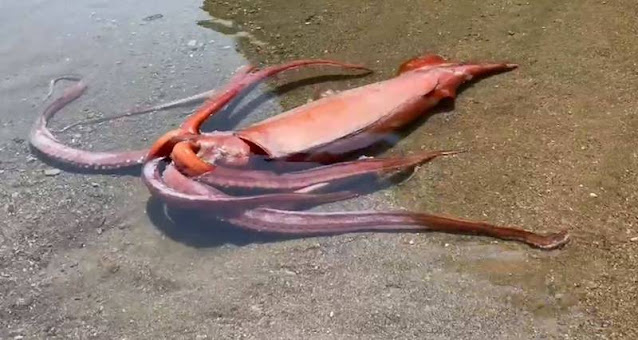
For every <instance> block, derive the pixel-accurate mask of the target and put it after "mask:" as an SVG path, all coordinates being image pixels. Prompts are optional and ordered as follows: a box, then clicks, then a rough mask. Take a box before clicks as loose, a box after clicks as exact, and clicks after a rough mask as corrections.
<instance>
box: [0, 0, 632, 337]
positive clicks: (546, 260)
mask: <svg viewBox="0 0 638 340" xmlns="http://www.w3.org/2000/svg"><path fill="white" fill-rule="evenodd" d="M636 14H638V7H637V6H636V5H635V4H634V3H632V2H630V1H619V2H614V3H613V4H612V3H607V2H595V1H583V2H575V1H568V2H564V3H561V4H558V5H557V4H555V3H554V2H550V1H538V2H534V3H523V2H511V1H492V2H488V3H486V2H478V1H470V0H464V1H458V2H454V3H447V2H433V1H425V0H410V1H403V0H402V1H393V2H381V3H378V2H370V1H363V0H358V1H346V2H343V1H331V0H324V1H312V2H311V1H302V2H299V3H298V4H297V5H295V6H291V4H290V2H286V1H259V0H256V1H255V0H252V1H243V0H240V1H236V2H227V1H216V0H208V1H206V2H204V3H201V2H198V1H191V0H188V1H166V0H164V1H159V2H157V1H152V2H151V1H146V0H143V1H137V2H126V1H97V0H89V1H71V2H66V3H65V5H60V4H57V3H51V2H44V1H33V0H29V1H24V2H21V3H17V2H14V3H8V2H3V3H2V4H1V5H0V29H1V30H2V32H4V34H3V38H2V39H0V60H1V61H2V62H1V63H0V75H1V76H2V79H1V82H0V101H1V102H2V103H3V104H4V105H3V108H4V110H3V111H2V113H0V138H1V144H0V154H1V156H0V169H1V173H0V176H1V177H2V178H3V180H2V184H0V195H1V196H2V197H3V201H4V202H6V203H3V204H4V206H3V210H4V212H6V216H7V218H3V219H2V221H0V223H1V225H0V227H1V229H0V231H2V232H1V233H0V238H1V239H0V259H2V261H0V289H2V291H0V294H2V296H3V297H4V299H3V302H2V305H1V307H2V308H1V310H3V312H0V326H2V330H1V331H0V336H1V337H2V338H4V337H7V338H10V337H12V338H16V337H17V338H19V337H21V336H22V337H24V338H44V337H53V336H57V337H60V338H105V339H106V338H108V339H111V338H135V339H136V338H181V337H185V338H196V339H204V338H212V339H222V338H224V339H225V338H256V339H263V338H268V339H270V338H286V339H288V338H290V339H299V338H304V339H306V338H312V339H324V338H326V339H327V338H331V339H332V338H338V339H342V338H344V339H345V338H366V339H387V338H402V339H406V338H415V339H422V338H428V339H483V338H487V337H498V338H504V339H510V338H511V339H521V338H577V339H589V338H619V339H631V338H634V337H635V335H636V333H635V332H636V327H638V325H637V324H636V319H635V318H634V317H633V311H634V310H635V308H636V307H637V306H636V301H637V298H638V296H637V295H636V288H635V287H636V285H635V283H636V280H637V279H638V278H637V276H636V275H637V274H636V271H635V268H636V263H637V262H636V261H638V260H637V258H636V256H635V254H636V250H637V247H638V242H637V241H632V240H634V239H635V238H636V232H637V231H636V230H635V224H636V223H637V221H636V216H638V211H637V210H636V206H635V205H634V204H633V203H632V202H633V201H635V198H636V194H635V193H636V192H638V191H637V190H636V189H637V188H636V183H638V181H636V180H637V179H638V178H637V177H636V176H637V172H636V170H635V169H636V168H637V166H638V158H637V157H636V153H635V151H634V150H635V147H634V146H635V140H636V137H638V136H637V135H636V132H635V131H638V130H637V128H638V119H636V117H637V116H636V114H637V113H638V112H636V109H635V107H636V105H635V99H634V96H633V95H634V94H635V91H636V90H638V88H637V87H636V86H637V84H638V73H636V72H635V70H636V67H635V66H636V65H635V58H634V57H633V56H635V55H638V46H637V45H636V44H635V42H634V40H635V34H636V32H638V26H636V23H635V22H634V21H635V20H634V18H635V15H636ZM424 51H432V52H436V53H442V54H444V55H445V56H447V57H449V58H452V59H455V60H468V59H471V60H492V61H502V60H507V61H512V62H517V63H519V64H520V65H521V68H520V69H519V70H517V71H515V72H512V73H508V74H504V75H497V76H494V77H491V78H488V79H484V80H481V81H479V82H477V83H476V84H474V85H473V86H470V87H468V88H466V89H465V90H463V91H462V92H461V93H460V94H459V97H458V99H457V100H456V103H455V105H454V106H449V107H444V108H442V109H440V110H438V111H439V112H437V114H435V115H433V116H432V117H431V118H429V119H427V120H424V121H420V122H418V123H417V124H416V126H414V127H411V129H410V131H409V132H406V133H405V134H403V135H401V137H403V138H402V139H401V140H400V141H399V142H398V144H397V145H396V146H395V147H393V148H391V149H390V150H388V151H387V153H388V154H394V153H408V152H410V151H412V150H421V149H450V148H468V149H470V152H469V153H468V154H463V155H461V156H456V157H451V158H449V159H444V160H440V161H436V162H432V163H431V164H428V165H427V166H423V167H421V168H420V169H419V170H418V171H417V172H416V173H415V175H414V176H412V177H410V179H409V180H407V181H406V182H403V183H399V184H397V185H394V186H390V187H389V188H386V189H384V190H379V191H378V192H376V193H374V194H370V195H367V196H365V197H362V198H358V199H356V200H350V201H347V202H342V203H339V204H332V205H327V206H325V207H322V209H327V210H349V211H354V210H362V209H380V210H382V209H390V208H405V209H409V210H416V211H428V212H441V213H446V214H447V213H449V214H454V215H457V216H463V217H468V218H477V219H483V220H487V221H490V222H495V223H501V224H510V225H515V226H525V227H526V228H529V229H533V230H538V231H544V232H545V231H555V230H558V229H563V228H566V229H569V230H570V232H571V233H572V235H573V241H572V242H571V243H570V244H569V245H568V246H567V247H566V248H565V249H562V250H558V251H552V252H542V251H538V250H534V249H531V248H529V247H526V246H524V245H519V244H513V243H508V242H494V241H493V240H491V239H487V238H477V237H470V236H456V235H444V234H434V233H424V234H412V233H361V234H351V235H339V236H331V237H314V238H279V237H265V236H263V235H259V234H255V233H247V232H243V231H238V230H236V229H234V228H232V226H227V225H221V224H219V223H216V222H211V221H207V220H202V219H198V218H190V217H188V216H186V218H184V215H182V216H181V218H180V215H179V214H176V213H175V212H172V213H170V214H168V216H167V214H165V210H164V208H163V206H162V205H161V202H157V201H155V200H151V199H149V195H148V192H147V191H146V189H145V188H144V187H143V185H142V184H141V182H140V181H139V178H138V177H137V176H136V174H135V173H133V174H129V175H124V176H116V175H100V174H78V173H73V172H66V171H64V172H61V173H56V174H54V175H46V174H45V172H44V171H45V170H50V169H52V167H51V165H48V164H45V163H42V162H41V160H39V159H35V158H34V157H33V156H32V154H31V152H30V151H29V149H28V145H27V143H26V142H25V139H26V138H27V137H26V136H27V134H28V130H29V128H30V126H31V124H32V122H33V121H34V119H35V117H36V116H37V114H38V113H39V112H40V110H42V108H43V107H44V103H43V102H42V101H43V99H44V96H45V95H46V92H47V91H48V82H49V80H50V79H52V78H54V77H56V76H60V75H64V74H76V75H81V76H83V77H84V78H85V79H87V81H88V83H89V86H90V87H89V91H88V92H87V94H86V95H85V96H84V97H83V98H82V99H80V100H78V101H77V103H74V104H72V105H70V106H69V107H68V109H66V110H64V112H61V113H60V114H59V116H60V117H57V118H56V119H55V122H54V123H53V125H54V126H56V127H61V126H64V125H65V124H68V123H70V122H74V121H76V120H78V119H82V118H86V117H87V116H88V117H101V116H108V115H111V114H115V113H118V112H123V111H124V110H126V109H128V108H130V107H131V106H135V105H142V104H151V103H159V102H166V101H170V100H173V99H177V98H181V97H185V96H189V95H192V94H195V93H198V92H202V91H205V90H209V89H211V88H214V87H217V86H219V85H220V84H223V83H224V81H226V80H227V79H228V78H229V77H230V76H231V75H232V73H233V71H234V70H236V69H237V68H238V67H239V66H241V65H244V64H246V63H248V62H249V61H250V62H253V63H264V64H273V63H277V62H282V61H287V60H290V59H294V58H311V57H322V58H324V57H325V58H336V59H339V60H345V61H349V62H356V63H365V64H367V65H370V66H371V67H373V68H374V70H375V73H374V74H372V75H370V76H367V77H363V78H349V79H338V80H337V79H330V81H322V82H319V81H318V80H322V79H318V80H317V81H313V82H311V83H310V84H305V85H306V86H296V85H300V84H296V85H295V86H290V87H283V88H278V90H277V91H274V92H270V91H268V88H267V87H266V86H260V87H258V88H257V90H256V91H255V92H254V93H251V94H250V95H248V96H247V97H246V98H244V99H243V100H242V101H241V103H240V104H239V105H238V106H237V107H231V108H229V109H227V110H225V111H224V112H222V113H220V114H219V115H218V116H217V117H214V118H213V119H212V120H211V121H210V122H209V124H207V127H208V128H210V129H231V128H233V127H235V126H241V125H243V124H249V123H251V122H255V121H259V120H261V119H263V118H265V117H268V116H271V115H273V114H275V113H277V112H281V111H282V110H283V109H284V108H289V107H293V106H295V105H298V104H301V103H305V102H306V101H307V100H308V99H309V98H311V97H312V96H313V94H315V93H317V92H318V91H323V90H326V89H345V88H350V87H354V86H356V85H360V84H365V83H369V82H372V81H375V80H380V79H385V78H387V77H390V76H392V75H393V74H394V72H395V70H396V67H397V66H398V65H399V64H400V63H401V62H403V61H404V60H406V59H407V58H410V57H412V56H414V55H416V54H420V53H423V52H424ZM321 74H324V73H323V72H318V73H313V72H308V73H305V72H304V73H299V74H295V75H293V76H290V77H282V79H280V81H279V82H278V84H279V83H286V82H288V83H290V82H293V83H294V81H295V80H299V79H304V78H306V77H308V76H311V75H321ZM323 80H325V79H323ZM60 87H61V85H58V87H57V90H56V94H59V93H60ZM195 107H196V106H194V105H191V106H186V107H183V108H179V109H174V110H170V111H168V112H157V113H154V114H152V115H144V116H139V117H135V118H130V119H124V120H120V121H114V122H108V123H102V124H99V125H97V126H84V127H81V128H78V129H75V130H72V131H69V132H67V133H64V134H62V135H61V136H60V138H61V139H62V140H63V141H65V142H67V143H70V144H73V145H75V146H76V147H82V148H87V149H93V150H117V149H121V148H134V147H142V146H145V145H148V143H150V141H152V140H153V139H154V138H156V137H157V136H158V135H159V134H161V133H162V132H163V131H166V130H168V129H169V128H171V127H173V126H175V125H176V124H179V122H180V121H181V120H182V119H183V117H184V116H185V115H186V114H188V113H189V112H190V111H191V110H192V109H194V108H195ZM231 111H232V112H231ZM49 174H51V173H49Z"/></svg>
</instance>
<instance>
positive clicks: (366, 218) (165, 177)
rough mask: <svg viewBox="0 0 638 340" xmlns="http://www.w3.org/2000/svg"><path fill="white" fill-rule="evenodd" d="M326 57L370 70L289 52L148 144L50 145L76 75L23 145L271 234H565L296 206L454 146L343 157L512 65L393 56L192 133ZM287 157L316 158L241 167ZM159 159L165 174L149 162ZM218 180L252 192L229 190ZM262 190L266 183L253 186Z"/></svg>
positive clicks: (75, 93) (559, 242) (532, 240)
mask: <svg viewBox="0 0 638 340" xmlns="http://www.w3.org/2000/svg"><path fill="white" fill-rule="evenodd" d="M316 64H326V65H332V66H340V67H344V68H346V69H358V70H364V71H369V70H368V69H367V68H365V67H364V66H361V65H352V64H346V63H341V62H338V61H330V60H300V61H293V62H290V63H287V64H283V65H277V66H271V67H268V68H264V69H262V70H259V69H257V68H254V67H245V68H243V69H241V70H240V71H238V72H237V73H236V75H235V76H234V77H233V78H232V79H231V80H230V81H229V83H228V85H226V86H225V87H223V88H222V89H221V90H219V91H217V92H216V93H215V94H214V95H212V97H211V98H209V100H208V101H207V102H206V103H204V104H203V105H202V106H201V107H200V108H199V109H198V110H197V111H196V112H195V113H194V114H193V115H191V116H189V117H188V118H187V119H186V120H185V121H184V122H183V123H182V124H181V126H180V127H179V128H177V129H174V130H171V131H169V132H167V133H165V134H164V135H162V136H161V137H159V138H158V139H157V140H156V142H155V143H154V144H153V145H152V146H151V147H150V148H149V149H148V150H140V151H134V152H128V153H126V152H123V153H93V152H87V151H82V150H76V149H72V148H69V147H67V146H64V145H62V144H61V143H59V142H57V141H56V140H55V138H54V137H53V136H52V134H51V133H50V132H48V130H47V129H46V122H47V121H48V120H49V119H50V118H51V117H52V116H53V114H55V112H57V111H58V110H60V109H61V108H62V107H64V105H66V104H67V103H69V102H70V101H72V100H73V99H75V98H77V97H79V95H81V93H82V92H83V91H84V89H85V85H83V84H82V83H78V84H76V85H75V87H72V88H71V89H70V90H69V91H67V92H66V93H65V94H64V95H63V96H62V97H60V98H58V100H56V101H54V102H53V103H52V104H51V105H50V106H49V107H48V108H47V109H46V110H45V112H44V113H43V115H42V117H41V118H40V119H39V120H38V122H36V125H34V129H33V131H32V135H31V144H32V145H33V146H34V147H36V149H38V150H39V151H41V152H42V153H44V154H45V155H47V156H49V157H51V158H54V159H56V160H58V161H61V162H63V163H67V164H71V165H75V166H79V167H84V168H94V169H110V168H121V167H128V166H132V165H139V164H142V165H143V168H142V180H143V182H144V183H145V184H146V186H147V187H148V189H149V190H150V192H151V195H153V196H156V197H158V198H160V199H161V200H163V201H164V202H166V204H168V205H170V206H174V207H180V208H185V209H190V210H194V211H197V212H199V213H201V214H207V215H211V217H214V218H218V219H223V220H226V221H228V222H230V223H232V224H235V225H237V226H239V227H243V228H247V229H251V230H255V231H262V232H274V233H287V234H325V233H344V232H357V231H366V230H408V231H420V230H429V231H441V232H450V233H461V234H476V235H483V236H489V237H494V238H499V239H503V240H513V241H518V242H522V243H525V244H528V245H530V246H533V247H537V248H540V249H556V248H559V247H562V246H563V245H565V244H566V243H567V242H568V240H569V236H568V234H567V232H565V231H562V232H558V233H550V234H547V235H542V234H538V233H534V232H530V231H526V230H523V229H520V228H513V227H502V226H496V225H492V224H489V223H485V222H479V221H470V220H465V219H460V218H456V217H450V216H441V215H432V214H426V213H416V212H405V211H396V212H376V211H367V212H349V213H345V212H344V213H316V212H305V211H293V210H299V209H302V208H305V207H311V206H315V205H318V204H322V203H327V202H334V201H339V200H343V199H347V198H351V197H354V196H356V195H358V194H359V193H358V192H356V191H349V190H344V189H337V190H336V191H335V189H334V188H333V187H335V186H336V187H338V186H339V185H338V184H340V183H341V182H344V181H351V180H356V179H358V178H360V177H362V176H369V175H373V176H376V177H378V178H381V177H383V176H384V175H386V174H390V173H394V172H397V171H406V170H411V169H414V168H415V167H416V166H419V165H421V164H424V163H426V162H429V161H431V160H433V159H435V158H437V157H440V156H446V155H451V154H456V153H458V152H459V151H455V150H447V151H429V152H420V153H417V154H416V155H413V156H409V157H391V158H390V157H388V158H367V159H358V160H350V161H346V159H345V155H349V154H352V153H353V152H357V151H359V150H362V149H365V148H366V147H368V146H371V145H374V144H375V143H377V142H379V141H381V140H382V139H384V138H385V137H386V136H387V134H390V133H393V132H395V131H397V130H399V129H401V128H403V127H404V126H406V125H408V124H410V123H412V122H413V121H415V120H416V119H417V118H419V117H420V116H422V115H424V114H427V112H428V111H429V110H430V109H432V108H433V107H435V106H436V105H438V104H439V102H440V101H441V100H443V99H446V98H451V99H453V98H455V97H456V92H457V89H458V87H459V86H460V85H462V84H463V83H466V82H468V81H470V80H473V79H475V78H477V77H482V76H487V75H489V74H494V73H499V72H505V71H509V70H512V69H514V68H516V67H517V65H515V64H509V63H457V62H450V61H447V60H445V59H443V58H442V57H440V56H438V55H434V54H428V55H424V56H421V57H418V58H414V59H411V60H408V61H406V62H404V63H403V64H402V65H401V66H400V67H399V70H398V74H397V75H396V76H395V77H393V78H390V79H387V80H384V81H380V82H377V83H372V84H369V85H365V86H361V87H358V88H354V89H351V90H346V91H342V92H339V93H336V94H332V95H329V96H326V97H324V98H321V99H318V100H316V101H313V102H310V103H308V104H306V105H302V106H299V107H296V108H294V109H292V110H290V111H288V112H285V113H282V114H279V115H277V116H274V117H272V118H269V119H266V120H264V121H261V122H258V123H256V124H253V125H250V126H247V127H245V128H242V129H238V130H235V131H214V132H202V131H200V130H201V127H202V124H203V123H204V122H205V121H206V119H208V118H209V117H210V116H211V115H213V114H215V113H217V112H219V111H220V110H221V109H222V108H223V107H225V106H226V105H227V104H228V103H230V102H231V101H232V100H233V99H235V98H236V97H237V96H238V95H239V94H240V93H242V91H244V90H246V89H247V88H248V87H250V86H252V85H254V84H256V83H257V82H259V81H262V80H264V79H266V78H267V77H270V76H272V75H275V74H278V73H280V72H283V71H285V70H288V69H294V68H299V67H304V66H309V65H316ZM256 157H261V158H264V157H265V158H266V159H268V160H270V161H271V162H273V163H275V164H277V163H280V164H283V165H284V168H286V164H293V163H297V162H317V163H319V164H320V166H318V167H315V168H310V169H305V170H302V171H284V172H283V173H280V172H275V171H271V170H259V169H252V168H251V164H252V163H251V161H252V160H253V159H254V158H256ZM162 162H167V163H168V165H167V167H166V169H165V170H164V172H163V173H162V172H161V171H160V164H161V163H162ZM220 189H245V190H257V191H258V192H257V193H255V194H248V195H243V196H232V195H229V194H227V193H225V192H223V191H221V190H220ZM263 191H266V193H264V192H263Z"/></svg>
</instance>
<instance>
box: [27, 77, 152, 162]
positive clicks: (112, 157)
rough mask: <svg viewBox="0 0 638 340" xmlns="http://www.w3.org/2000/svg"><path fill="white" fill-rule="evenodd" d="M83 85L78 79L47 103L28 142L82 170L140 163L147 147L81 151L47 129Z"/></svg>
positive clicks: (79, 92) (84, 87) (78, 95)
mask: <svg viewBox="0 0 638 340" xmlns="http://www.w3.org/2000/svg"><path fill="white" fill-rule="evenodd" d="M86 88H87V85H86V84H85V83H83V82H82V81H79V82H77V83H76V84H74V85H72V86H70V87H68V88H67V89H65V91H64V94H63V95H62V96H61V97H59V98H57V99H56V100H55V101H53V102H52V103H51V104H49V105H48V106H47V107H46V109H45V110H44V111H43V112H42V114H41V115H40V117H38V119H37V120H36V122H35V124H34V125H33V127H32V129H31V133H30V136H29V142H30V144H31V145H32V146H33V147H34V148H35V149H37V150H38V151H40V152H41V153H42V154H44V155H45V156H47V157H49V158H51V159H53V160H55V161H58V162H61V163H64V164H68V165H72V166H76V167H79V168H84V169H104V170H106V169H120V168H126V167H131V166H138V165H139V164H141V163H142V162H143V161H144V157H145V155H146V152H147V150H134V151H124V152H94V151H86V150H80V149H76V148H72V147H70V146H67V145H64V144H62V143H60V142H59V141H58V140H57V139H56V138H55V137H54V136H53V135H52V134H51V132H50V131H49V130H48V128H47V123H48V121H49V120H50V119H51V118H53V116H54V115H55V114H56V113H57V112H58V111H60V110H61V109H62V108H64V107H65V106H66V105H68V104H69V103H71V102H72V101H74V100H76V99H77V98H79V97H80V96H81V95H82V94H83V93H84V91H86Z"/></svg>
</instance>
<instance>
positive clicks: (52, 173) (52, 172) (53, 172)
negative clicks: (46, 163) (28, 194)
mask: <svg viewBox="0 0 638 340" xmlns="http://www.w3.org/2000/svg"><path fill="white" fill-rule="evenodd" d="M60 172H62V171H61V170H60V169H46V170H44V175H45V176H57V175H59V174H60Z"/></svg>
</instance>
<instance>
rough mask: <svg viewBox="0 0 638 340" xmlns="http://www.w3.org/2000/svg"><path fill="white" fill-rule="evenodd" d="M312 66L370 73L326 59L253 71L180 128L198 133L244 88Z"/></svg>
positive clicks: (296, 61) (357, 67) (198, 111)
mask: <svg viewBox="0 0 638 340" xmlns="http://www.w3.org/2000/svg"><path fill="white" fill-rule="evenodd" d="M312 65H328V66H338V67H342V68H347V69H355V70H364V71H366V72H371V70H370V69H369V68H367V67H365V66H363V65H357V64H349V63H344V62H340V61H336V60H328V59H305V60H295V61H292V62H288V63H285V64H281V65H274V66H269V67H266V68H263V69H261V70H258V71H255V72H253V73H251V74H250V75H249V76H247V77H242V78H240V79H238V80H237V81H231V82H229V84H228V85H226V86H225V88H224V90H223V91H220V93H222V92H224V95H222V96H220V97H216V98H214V99H212V100H209V101H208V102H207V103H205V104H204V105H203V106H202V107H201V108H200V109H199V110H197V112H195V113H194V114H193V115H191V116H190V117H189V118H187V119H186V121H184V123H182V125H181V128H182V129H184V130H186V131H188V132H191V133H198V132H199V129H200V127H201V126H202V124H203V123H204V121H205V120H206V119H207V118H208V117H209V116H210V115H211V114H213V113H215V112H217V111H218V110H219V109H221V108H222V107H224V106H225V105H226V104H227V103H228V102H229V101H230V100H231V99H232V98H234V97H235V96H236V95H237V94H238V93H240V92H241V91H243V90H244V89H245V88H247V87H250V86H252V85H255V84H257V83H258V82H260V81H262V80H264V79H266V78H268V77H270V76H273V75H275V74H278V73H281V72H283V71H287V70H291V69H297V68H300V67H304V66H312Z"/></svg>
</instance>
